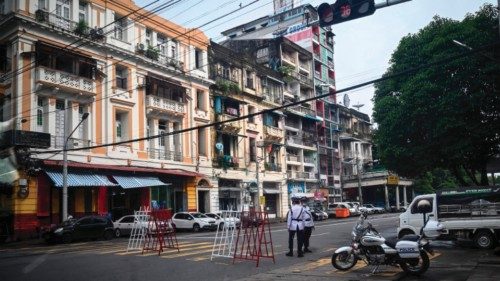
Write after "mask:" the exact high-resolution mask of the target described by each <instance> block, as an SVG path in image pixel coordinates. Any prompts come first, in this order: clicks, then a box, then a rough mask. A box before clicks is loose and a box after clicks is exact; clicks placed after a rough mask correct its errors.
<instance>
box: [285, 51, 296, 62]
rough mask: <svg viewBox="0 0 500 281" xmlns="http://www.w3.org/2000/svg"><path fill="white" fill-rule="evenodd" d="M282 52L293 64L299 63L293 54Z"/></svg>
mask: <svg viewBox="0 0 500 281" xmlns="http://www.w3.org/2000/svg"><path fill="white" fill-rule="evenodd" d="M282 54H283V59H285V60H287V61H289V62H291V63H293V64H296V63H297V60H296V58H295V57H294V56H293V55H291V54H289V53H287V52H283V53H282Z"/></svg>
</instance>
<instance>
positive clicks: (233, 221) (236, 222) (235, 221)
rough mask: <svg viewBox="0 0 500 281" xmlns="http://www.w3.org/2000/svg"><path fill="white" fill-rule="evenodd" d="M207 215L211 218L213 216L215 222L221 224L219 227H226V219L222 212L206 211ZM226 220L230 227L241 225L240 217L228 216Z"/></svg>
mask: <svg viewBox="0 0 500 281" xmlns="http://www.w3.org/2000/svg"><path fill="white" fill-rule="evenodd" d="M205 215H206V216H207V217H209V218H213V219H214V220H215V223H216V224H217V225H218V226H219V229H222V228H223V227H224V219H223V218H222V217H221V215H220V214H214V213H205ZM226 221H227V222H226V223H227V226H228V227H229V228H233V227H240V219H238V218H226Z"/></svg>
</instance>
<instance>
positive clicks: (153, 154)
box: [148, 148, 182, 161]
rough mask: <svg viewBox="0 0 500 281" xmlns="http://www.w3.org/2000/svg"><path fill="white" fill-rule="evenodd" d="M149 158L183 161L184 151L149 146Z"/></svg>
mask: <svg viewBox="0 0 500 281" xmlns="http://www.w3.org/2000/svg"><path fill="white" fill-rule="evenodd" d="M148 152H149V158H151V159H158V160H172V161H182V152H180V151H171V150H165V149H160V148H149V149H148Z"/></svg>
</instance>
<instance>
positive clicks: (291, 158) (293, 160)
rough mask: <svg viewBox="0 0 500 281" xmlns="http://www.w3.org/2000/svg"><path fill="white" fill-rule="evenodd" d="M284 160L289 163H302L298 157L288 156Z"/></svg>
mask: <svg viewBox="0 0 500 281" xmlns="http://www.w3.org/2000/svg"><path fill="white" fill-rule="evenodd" d="M286 160H287V161H290V162H302V160H301V157H300V155H293V154H288V155H287V156H286Z"/></svg>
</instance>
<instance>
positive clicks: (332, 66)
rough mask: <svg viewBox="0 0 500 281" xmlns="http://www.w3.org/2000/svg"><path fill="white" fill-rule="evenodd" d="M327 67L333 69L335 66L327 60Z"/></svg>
mask: <svg viewBox="0 0 500 281" xmlns="http://www.w3.org/2000/svg"><path fill="white" fill-rule="evenodd" d="M327 65H328V67H331V68H335V64H334V63H333V61H331V60H329V61H328V62H327Z"/></svg>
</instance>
